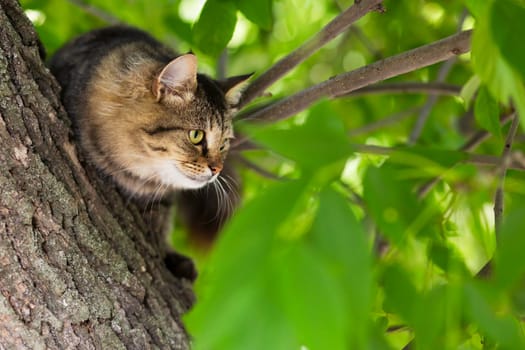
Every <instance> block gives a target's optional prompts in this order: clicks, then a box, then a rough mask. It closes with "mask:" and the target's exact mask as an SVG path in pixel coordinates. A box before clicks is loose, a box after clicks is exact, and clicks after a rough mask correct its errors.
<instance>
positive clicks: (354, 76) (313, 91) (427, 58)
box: [246, 30, 472, 121]
mask: <svg viewBox="0 0 525 350" xmlns="http://www.w3.org/2000/svg"><path fill="white" fill-rule="evenodd" d="M471 34H472V31H470V30H469V31H464V32H461V33H459V34H454V35H452V36H449V37H447V38H445V39H442V40H439V41H437V42H434V43H432V44H429V45H425V46H421V47H419V48H416V49H413V50H410V51H407V52H403V53H401V54H399V55H396V56H392V57H389V58H386V59H384V60H381V61H378V62H375V63H373V64H370V65H367V66H364V67H361V68H359V69H356V70H353V71H351V72H347V73H344V74H340V75H337V76H335V77H334V78H332V79H329V80H327V81H324V82H322V83H320V84H317V85H314V86H312V87H310V88H308V89H305V90H303V91H300V92H298V93H296V94H294V95H292V96H289V97H287V98H285V99H283V100H281V101H279V102H278V103H276V104H274V105H271V106H269V107H267V108H263V109H261V110H259V111H256V112H255V113H253V114H251V115H249V116H247V118H246V119H253V120H259V121H277V120H281V119H284V118H287V117H290V116H292V115H294V114H296V113H298V112H300V111H302V110H304V109H306V108H308V107H309V106H310V105H311V104H313V103H314V102H315V101H317V100H319V99H321V98H323V97H331V98H333V97H336V96H340V95H342V94H345V93H349V92H351V91H354V90H357V89H359V88H362V87H364V86H367V85H370V84H373V83H376V82H378V81H381V80H385V79H388V78H392V77H395V76H398V75H401V74H404V73H408V72H411V71H414V70H416V69H419V68H422V67H426V66H429V65H431V64H434V63H437V62H441V61H444V60H447V59H449V58H451V57H454V56H456V55H460V54H463V53H465V52H468V51H469V50H470V38H471Z"/></svg>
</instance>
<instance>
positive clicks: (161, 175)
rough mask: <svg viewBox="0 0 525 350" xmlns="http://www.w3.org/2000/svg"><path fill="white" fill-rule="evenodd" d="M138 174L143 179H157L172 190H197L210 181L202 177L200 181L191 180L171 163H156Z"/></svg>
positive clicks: (208, 178) (206, 177)
mask: <svg viewBox="0 0 525 350" xmlns="http://www.w3.org/2000/svg"><path fill="white" fill-rule="evenodd" d="M141 170H142V171H140V173H139V174H138V175H139V176H140V177H141V178H143V179H148V178H149V179H157V180H158V181H159V182H161V183H163V184H165V185H167V186H170V187H172V188H174V189H197V188H201V187H203V186H205V185H206V184H207V183H208V182H209V181H210V180H212V179H214V178H210V177H208V176H203V177H202V180H196V179H192V178H190V177H188V176H186V175H185V174H183V173H182V172H181V171H180V170H179V169H178V168H177V166H175V165H174V164H173V163H168V164H166V163H160V164H159V163H157V164H155V165H153V166H151V165H150V166H148V167H144V168H143V169H141Z"/></svg>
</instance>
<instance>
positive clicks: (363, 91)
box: [335, 61, 461, 97]
mask: <svg viewBox="0 0 525 350" xmlns="http://www.w3.org/2000/svg"><path fill="white" fill-rule="evenodd" d="M447 62H449V61H447ZM460 92H461V86H458V85H454V84H446V83H442V82H435V83H419V82H404V83H382V84H375V85H370V86H365V87H363V88H360V89H357V90H354V91H352V92H349V93H346V94H341V95H336V96H335V97H347V96H361V95H368V94H384V93H395V94H409V93H414V94H432V95H451V96H456V95H459V93H460Z"/></svg>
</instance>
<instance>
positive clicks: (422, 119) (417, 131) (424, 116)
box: [408, 10, 468, 145]
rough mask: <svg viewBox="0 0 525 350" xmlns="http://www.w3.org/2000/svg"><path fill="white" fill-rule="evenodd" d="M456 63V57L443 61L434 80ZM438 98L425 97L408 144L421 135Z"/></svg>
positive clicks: (464, 16) (443, 75) (462, 19)
mask: <svg viewBox="0 0 525 350" xmlns="http://www.w3.org/2000/svg"><path fill="white" fill-rule="evenodd" d="M467 14H468V12H467V11H466V10H463V12H462V14H461V18H460V19H459V21H458V25H457V32H458V33H460V32H461V29H462V27H463V23H464V22H465V18H467ZM454 64H456V58H455V57H453V58H451V59H449V60H448V61H446V62H445V63H443V65H442V66H441V67H440V69H439V72H438V76H437V79H436V81H437V82H439V83H442V82H444V81H445V79H446V78H447V76H448V74H449V73H450V71H451V70H452V67H453V66H454ZM437 100H438V96H437V95H435V94H432V95H431V96H429V97H428V98H427V102H426V103H425V106H424V107H423V109H422V110H421V112H420V113H419V117H418V118H417V120H416V124H415V125H414V128H413V129H412V132H411V133H410V136H409V138H408V144H409V145H413V144H414V143H416V141H417V140H418V139H419V137H420V136H421V132H422V131H423V128H424V126H425V124H426V122H427V120H428V117H429V116H430V112H431V111H432V108H434V105H435V104H436V102H437Z"/></svg>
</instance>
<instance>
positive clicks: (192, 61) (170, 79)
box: [153, 54, 197, 102]
mask: <svg viewBox="0 0 525 350" xmlns="http://www.w3.org/2000/svg"><path fill="white" fill-rule="evenodd" d="M196 89H197V57H195V55H193V54H186V55H182V56H179V57H177V58H175V59H174V60H173V61H171V62H170V63H168V64H167V65H166V66H165V67H164V68H163V69H162V71H161V72H160V73H159V75H158V76H157V77H156V78H155V81H154V85H153V93H154V94H155V97H156V98H157V101H160V100H161V99H162V98H167V99H172V100H173V101H174V102H188V101H189V100H191V99H192V98H193V93H194V92H195V90H196Z"/></svg>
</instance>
